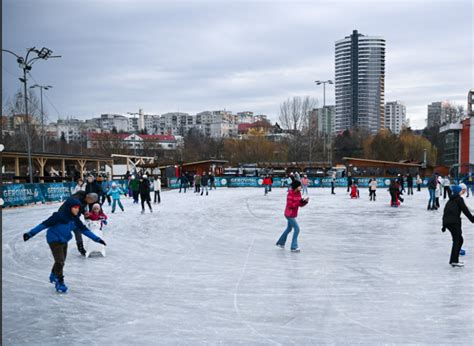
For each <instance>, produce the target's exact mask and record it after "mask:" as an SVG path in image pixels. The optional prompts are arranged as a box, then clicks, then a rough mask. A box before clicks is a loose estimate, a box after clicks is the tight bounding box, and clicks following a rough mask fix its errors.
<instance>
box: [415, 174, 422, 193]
mask: <svg viewBox="0 0 474 346" xmlns="http://www.w3.org/2000/svg"><path fill="white" fill-rule="evenodd" d="M422 182H423V180H421V177H420V175H419V174H417V175H416V190H417V191H418V192H420V191H421V183H422Z"/></svg>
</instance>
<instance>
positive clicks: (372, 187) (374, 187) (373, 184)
mask: <svg viewBox="0 0 474 346" xmlns="http://www.w3.org/2000/svg"><path fill="white" fill-rule="evenodd" d="M369 188H370V190H371V191H375V190H377V180H375V179H374V180H372V181H371V182H370V183H369Z"/></svg>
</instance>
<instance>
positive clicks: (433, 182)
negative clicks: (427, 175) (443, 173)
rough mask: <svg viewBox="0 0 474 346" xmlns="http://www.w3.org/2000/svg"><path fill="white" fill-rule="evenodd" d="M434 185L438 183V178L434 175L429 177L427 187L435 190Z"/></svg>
mask: <svg viewBox="0 0 474 346" xmlns="http://www.w3.org/2000/svg"><path fill="white" fill-rule="evenodd" d="M436 185H438V179H436V177H431V179H430V181H429V182H428V189H430V190H436Z"/></svg>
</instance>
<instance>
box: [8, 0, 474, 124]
mask: <svg viewBox="0 0 474 346" xmlns="http://www.w3.org/2000/svg"><path fill="white" fill-rule="evenodd" d="M381 2H382V1H380V0H378V1H300V2H296V1H286V2H285V1H278V2H277V1H213V2H202V1H200V2H197V1H186V2H184V1H172V2H171V1H170V2H164V1H162V2H160V1H151V0H149V1H146V0H130V1H125V0H90V1H89V0H81V1H79V0H3V14H2V38H3V48H5V49H11V50H13V51H15V52H18V53H22V54H23V53H25V52H26V47H32V46H37V47H43V46H46V47H48V48H50V49H52V50H53V51H54V53H55V54H60V55H62V58H61V59H51V60H48V61H39V62H38V63H36V64H35V65H34V67H33V70H32V73H31V74H32V76H31V78H32V79H31V80H30V83H35V82H37V83H40V84H44V85H46V84H50V85H53V86H54V88H53V89H52V90H50V91H47V93H48V99H45V107H46V108H47V111H48V113H49V119H50V120H52V121H55V120H57V117H58V113H59V114H60V115H61V116H62V117H66V116H72V117H76V118H80V119H85V118H90V117H95V116H99V115H100V114H102V113H118V114H126V112H137V111H138V108H143V110H144V111H145V113H147V114H162V113H166V112H172V111H181V112H188V113H190V114H195V113H196V112H199V111H203V110H218V109H227V110H231V111H233V112H240V111H246V110H249V111H253V112H256V113H263V114H267V115H269V116H270V118H271V119H272V120H277V118H278V111H279V104H280V103H281V102H282V101H284V100H285V99H286V98H288V97H291V96H294V95H302V96H303V95H311V96H314V97H315V98H318V99H319V102H320V104H322V87H317V86H316V85H315V84H314V80H316V79H333V78H334V43H335V41H336V40H339V39H342V38H344V37H345V36H347V35H350V34H351V32H352V30H353V29H358V30H359V32H361V33H363V34H366V35H374V36H382V37H384V38H385V39H386V42H387V46H386V81H385V90H386V95H385V100H386V101H393V100H401V101H402V102H404V103H405V104H406V106H407V115H408V117H409V118H410V121H411V125H412V127H414V128H422V127H424V126H425V118H426V106H427V104H428V103H430V102H433V101H442V100H450V101H452V102H455V103H458V104H462V105H464V106H465V107H466V100H467V92H468V90H469V89H470V88H472V87H473V78H472V77H473V72H472V71H473V60H472V57H473V26H472V25H473V24H472V22H473V7H472V3H471V0H450V1H419V0H418V1H416V0H410V1H400V0H397V1H395V0H394V1H384V2H383V4H381ZM2 58H3V62H2V76H3V77H2V88H3V98H4V100H5V99H6V98H8V97H11V96H12V95H13V94H14V93H15V91H17V90H18V89H19V88H20V87H21V84H20V82H19V81H18V77H19V75H20V69H19V68H18V65H17V64H16V63H15V60H14V59H13V57H12V56H10V55H8V54H5V53H3V54H2ZM326 103H327V104H334V87H333V86H330V87H328V88H327V93H326ZM53 105H54V106H55V108H54V107H53Z"/></svg>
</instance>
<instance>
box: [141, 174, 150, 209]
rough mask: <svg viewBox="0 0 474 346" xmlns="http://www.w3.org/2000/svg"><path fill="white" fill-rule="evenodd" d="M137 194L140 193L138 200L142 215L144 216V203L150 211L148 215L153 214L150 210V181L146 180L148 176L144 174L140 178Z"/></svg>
mask: <svg viewBox="0 0 474 346" xmlns="http://www.w3.org/2000/svg"><path fill="white" fill-rule="evenodd" d="M138 192H139V193H140V200H141V202H142V214H145V202H146V204H147V205H148V208H149V209H150V213H153V209H152V208H151V203H150V201H151V198H150V181H149V180H148V176H147V175H146V174H144V175H143V176H142V177H141V178H140V185H139V186H138Z"/></svg>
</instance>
